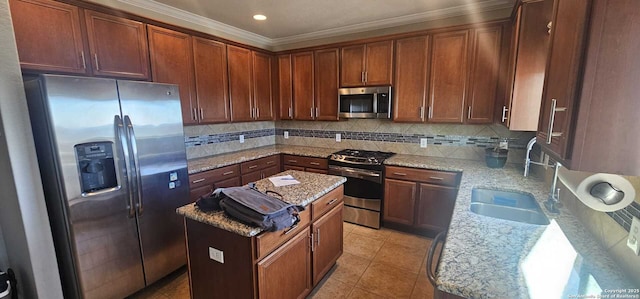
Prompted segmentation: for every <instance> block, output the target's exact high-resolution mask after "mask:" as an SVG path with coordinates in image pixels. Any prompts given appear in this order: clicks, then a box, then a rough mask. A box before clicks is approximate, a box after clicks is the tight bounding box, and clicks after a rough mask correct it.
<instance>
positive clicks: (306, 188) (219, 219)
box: [176, 170, 347, 237]
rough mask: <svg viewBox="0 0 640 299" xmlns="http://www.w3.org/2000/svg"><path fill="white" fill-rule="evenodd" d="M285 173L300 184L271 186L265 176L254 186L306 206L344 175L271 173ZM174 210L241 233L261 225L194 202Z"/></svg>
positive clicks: (252, 232)
mask: <svg viewBox="0 0 640 299" xmlns="http://www.w3.org/2000/svg"><path fill="white" fill-rule="evenodd" d="M288 174H289V175H291V176H293V177H294V178H295V179H296V180H298V181H300V184H297V185H289V186H283V187H275V186H274V185H273V183H271V181H270V180H269V179H268V178H265V179H262V180H259V181H257V182H256V188H257V189H258V190H260V191H262V192H265V191H267V190H270V191H275V192H278V193H279V194H281V195H282V200H283V201H285V202H287V203H290V204H294V205H299V206H303V207H306V206H308V205H309V204H310V203H312V202H313V201H314V200H316V199H318V198H320V197H322V196H323V195H325V194H327V193H328V192H329V191H331V190H333V189H335V188H336V187H338V186H340V185H342V184H343V183H344V182H346V181H347V179H346V178H344V177H340V176H333V175H326V174H317V173H310V172H302V171H296V170H287V171H284V172H282V173H279V174H276V175H275V176H280V175H288ZM176 212H177V213H178V214H180V215H182V216H184V217H187V218H191V219H193V220H196V221H200V222H202V223H206V224H209V225H211V226H215V227H218V228H221V229H224V230H227V231H231V232H234V233H237V234H239V235H242V236H245V237H253V236H255V235H258V234H259V233H261V232H262V229H261V228H259V227H253V226H250V225H246V224H243V223H240V222H238V221H236V220H234V219H232V218H230V217H228V216H227V215H225V214H224V212H222V211H216V212H204V211H202V210H200V209H199V208H197V207H196V206H195V204H188V205H185V206H182V207H180V208H178V209H177V210H176Z"/></svg>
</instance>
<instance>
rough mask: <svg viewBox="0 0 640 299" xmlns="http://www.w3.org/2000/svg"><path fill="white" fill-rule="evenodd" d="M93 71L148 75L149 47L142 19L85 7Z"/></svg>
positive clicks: (142, 77)
mask: <svg viewBox="0 0 640 299" xmlns="http://www.w3.org/2000/svg"><path fill="white" fill-rule="evenodd" d="M84 15H85V21H86V24H87V37H88V41H89V56H90V57H91V59H89V60H90V61H91V66H92V69H93V74H94V75H96V76H110V77H120V78H131V79H145V80H146V79H149V48H148V45H147V30H146V28H145V26H144V24H143V23H141V22H138V21H133V20H128V19H125V18H120V17H115V16H111V15H107V14H103V13H99V12H95V11H91V10H85V11H84Z"/></svg>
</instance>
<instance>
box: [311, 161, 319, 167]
mask: <svg viewBox="0 0 640 299" xmlns="http://www.w3.org/2000/svg"><path fill="white" fill-rule="evenodd" d="M309 164H311V165H316V166H317V165H320V163H318V162H309Z"/></svg>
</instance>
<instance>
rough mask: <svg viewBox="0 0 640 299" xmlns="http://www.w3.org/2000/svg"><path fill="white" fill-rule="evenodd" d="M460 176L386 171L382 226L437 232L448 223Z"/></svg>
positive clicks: (391, 168) (396, 169)
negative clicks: (395, 225)
mask: <svg viewBox="0 0 640 299" xmlns="http://www.w3.org/2000/svg"><path fill="white" fill-rule="evenodd" d="M459 182H460V174H459V173H455V172H444V171H434V170H426V169H416V168H406V167H395V166H387V167H386V177H385V180H384V190H385V191H384V208H383V210H384V212H383V220H384V223H385V225H389V224H391V225H393V224H397V225H400V226H402V227H404V228H409V229H415V230H429V231H434V232H439V231H443V230H446V229H447V227H448V226H449V221H451V214H452V213H453V206H454V204H455V201H456V195H457V194H458V184H459Z"/></svg>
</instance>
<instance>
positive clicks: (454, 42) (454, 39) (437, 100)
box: [427, 30, 469, 123]
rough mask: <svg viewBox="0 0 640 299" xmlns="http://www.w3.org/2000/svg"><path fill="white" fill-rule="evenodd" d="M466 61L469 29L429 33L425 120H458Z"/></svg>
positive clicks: (464, 91)
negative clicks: (427, 105)
mask: <svg viewBox="0 0 640 299" xmlns="http://www.w3.org/2000/svg"><path fill="white" fill-rule="evenodd" d="M468 60H469V30H459V31H452V32H445V33H437V34H434V35H433V46H432V51H431V72H430V78H429V109H427V110H428V111H427V115H428V119H429V122H438V123H462V122H463V120H464V119H463V114H464V112H463V109H464V108H463V107H464V103H465V95H466V87H467V76H468Z"/></svg>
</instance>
